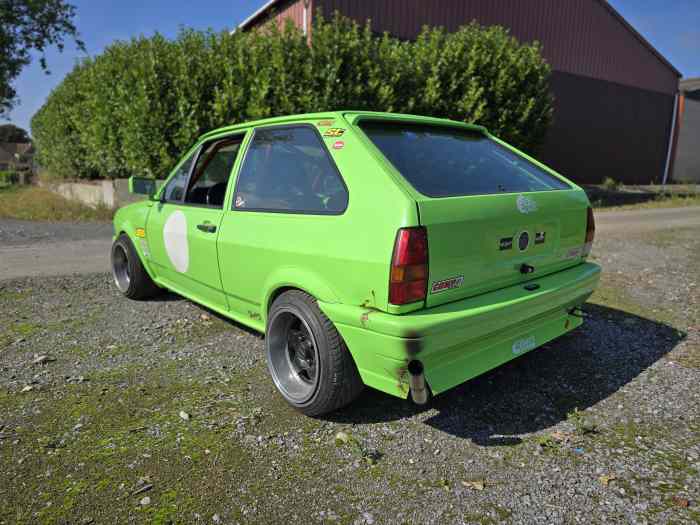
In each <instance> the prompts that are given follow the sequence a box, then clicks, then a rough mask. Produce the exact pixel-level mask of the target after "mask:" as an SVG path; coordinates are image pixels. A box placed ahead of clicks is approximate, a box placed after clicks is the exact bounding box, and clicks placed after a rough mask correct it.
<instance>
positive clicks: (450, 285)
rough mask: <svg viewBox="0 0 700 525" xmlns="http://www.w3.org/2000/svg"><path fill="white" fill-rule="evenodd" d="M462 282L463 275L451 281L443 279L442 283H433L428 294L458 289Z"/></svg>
mask: <svg viewBox="0 0 700 525" xmlns="http://www.w3.org/2000/svg"><path fill="white" fill-rule="evenodd" d="M463 282H464V275H460V276H459V277H452V278H451V279H445V280H444V281H437V282H435V283H433V286H432V288H431V289H430V293H440V292H444V291H445V290H452V289H454V288H459V287H460V286H462V283H463Z"/></svg>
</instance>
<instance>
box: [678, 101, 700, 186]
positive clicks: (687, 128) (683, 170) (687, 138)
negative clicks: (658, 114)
mask: <svg viewBox="0 0 700 525" xmlns="http://www.w3.org/2000/svg"><path fill="white" fill-rule="evenodd" d="M673 180H674V181H676V182H695V183H698V184H700V91H698V92H697V98H692V97H691V96H686V98H685V106H684V108H683V117H682V120H681V126H680V135H679V136H678V148H677V151H676V162H675V165H674V169H673Z"/></svg>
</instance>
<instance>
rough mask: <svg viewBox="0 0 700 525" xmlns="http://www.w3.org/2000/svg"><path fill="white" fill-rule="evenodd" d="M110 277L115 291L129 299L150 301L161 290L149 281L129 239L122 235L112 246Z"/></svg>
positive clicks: (149, 278)
mask: <svg viewBox="0 0 700 525" xmlns="http://www.w3.org/2000/svg"><path fill="white" fill-rule="evenodd" d="M111 265H112V277H113V279H114V284H115V285H116V286H117V289H118V290H119V291H120V292H121V293H122V294H123V295H124V296H125V297H128V298H129V299H135V300H143V299H150V298H151V297H155V296H156V295H158V294H160V292H161V289H160V288H159V287H158V286H156V284H155V283H154V282H153V281H152V280H151V277H150V276H149V275H148V273H147V272H146V269H145V268H144V267H143V264H142V263H141V258H140V257H139V254H138V253H137V252H136V248H134V245H133V244H132V242H131V239H129V237H128V236H127V235H126V234H125V233H122V234H121V235H120V236H119V237H117V240H116V241H114V244H112V255H111Z"/></svg>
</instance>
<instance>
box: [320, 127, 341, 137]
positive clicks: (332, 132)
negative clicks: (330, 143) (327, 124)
mask: <svg viewBox="0 0 700 525" xmlns="http://www.w3.org/2000/svg"><path fill="white" fill-rule="evenodd" d="M344 133H345V130H344V129H343V128H330V129H327V130H326V131H324V132H323V136H324V137H335V138H338V137H342V136H343V134H344Z"/></svg>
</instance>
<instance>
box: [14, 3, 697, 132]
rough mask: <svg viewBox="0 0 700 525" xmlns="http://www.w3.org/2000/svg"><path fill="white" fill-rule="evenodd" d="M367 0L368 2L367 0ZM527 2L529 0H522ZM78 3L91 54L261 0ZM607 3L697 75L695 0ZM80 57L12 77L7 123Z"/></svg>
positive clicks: (32, 107) (213, 22)
mask: <svg viewBox="0 0 700 525" xmlns="http://www.w3.org/2000/svg"><path fill="white" fill-rule="evenodd" d="M368 1H369V0H368ZM525 1H527V0H525ZM70 3H72V4H73V5H75V6H76V8H77V16H76V19H75V24H76V26H77V28H78V31H80V34H81V38H82V39H83V41H84V42H85V45H86V47H87V52H88V54H89V55H90V56H94V55H98V54H100V53H101V52H102V50H103V49H104V48H105V47H106V46H108V45H109V44H110V43H111V42H114V41H115V40H128V39H130V38H131V37H134V36H139V35H151V34H153V33H154V32H155V31H158V32H160V33H162V34H164V35H165V36H168V37H172V36H175V35H176V34H177V32H178V29H179V28H180V27H181V26H187V27H193V28H195V29H209V28H211V29H214V30H217V31H219V30H224V29H231V28H233V27H235V26H236V25H238V23H239V22H241V21H243V20H244V19H246V18H247V17H248V16H250V14H252V13H253V12H254V11H255V10H256V9H258V8H259V7H260V6H261V5H263V4H264V3H265V0H203V1H202V2H201V3H199V2H192V3H191V2H182V1H175V2H173V1H172V0H119V1H116V2H115V1H113V0H70ZM610 3H611V4H612V5H613V6H614V7H615V8H616V9H617V10H618V11H619V12H620V13H621V14H622V15H623V16H624V17H625V18H626V19H627V21H628V22H630V23H631V24H632V25H633V26H634V27H635V28H636V29H637V31H639V32H640V33H641V34H642V35H643V36H644V37H645V38H646V39H647V40H648V41H649V42H651V44H652V45H653V46H654V47H656V49H658V50H659V51H660V52H661V54H662V55H664V56H665V57H666V58H667V59H668V60H669V61H670V62H671V64H673V65H674V66H675V67H676V69H678V70H679V71H680V72H681V73H682V74H683V75H684V76H685V77H698V76H700V53H699V52H698V51H700V1H699V0H610ZM81 56H84V55H83V54H82V53H81V52H78V51H77V50H76V49H75V46H73V45H72V44H71V43H68V44H67V46H66V49H65V50H64V52H63V53H58V52H57V51H56V50H54V49H52V50H49V51H48V52H47V54H46V57H47V60H48V65H49V69H50V71H51V74H50V75H46V74H45V73H44V72H43V71H42V70H41V67H40V66H39V63H38V60H35V61H34V62H33V63H32V64H31V65H29V66H28V67H27V68H25V70H24V71H23V72H22V74H21V75H20V77H19V78H18V79H17V80H16V81H15V88H16V90H17V93H18V94H19V98H20V101H19V104H18V105H17V107H16V108H15V109H14V110H13V111H12V112H11V113H10V121H11V122H12V123H14V124H16V125H18V126H20V127H22V128H24V129H26V130H28V131H29V122H30V120H31V118H32V115H34V113H35V112H36V111H37V110H38V109H39V108H40V107H41V105H42V104H43V103H44V100H45V99H46V97H47V95H48V94H49V93H50V92H51V90H52V89H53V88H54V87H55V86H56V85H57V84H58V83H59V82H60V81H61V79H62V78H63V77H64V76H65V75H66V74H67V73H68V72H69V71H70V70H71V69H72V68H73V66H74V64H75V62H76V60H78V59H79V58H80V57H81Z"/></svg>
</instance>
